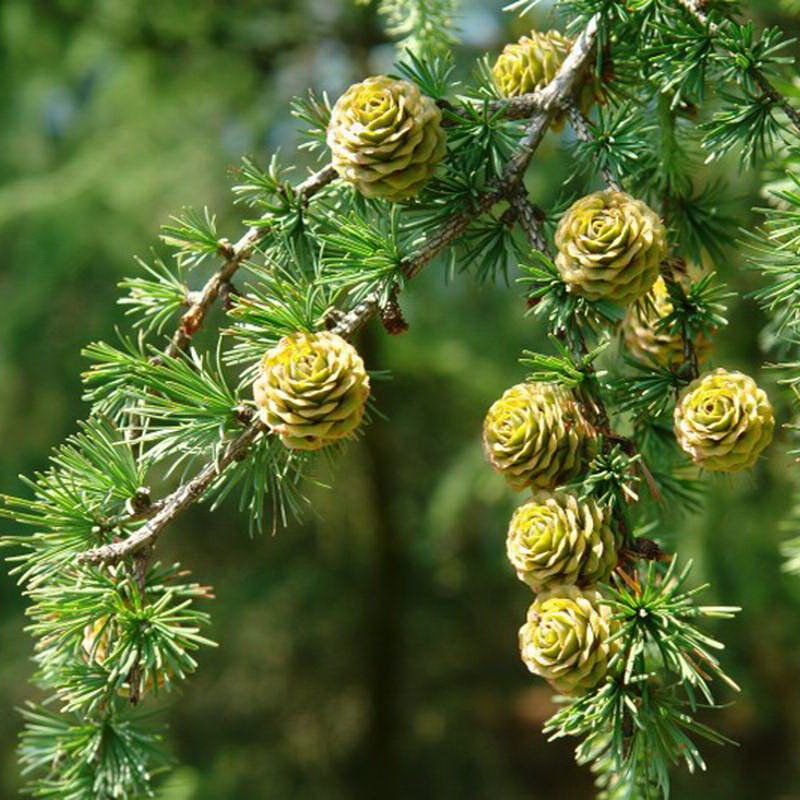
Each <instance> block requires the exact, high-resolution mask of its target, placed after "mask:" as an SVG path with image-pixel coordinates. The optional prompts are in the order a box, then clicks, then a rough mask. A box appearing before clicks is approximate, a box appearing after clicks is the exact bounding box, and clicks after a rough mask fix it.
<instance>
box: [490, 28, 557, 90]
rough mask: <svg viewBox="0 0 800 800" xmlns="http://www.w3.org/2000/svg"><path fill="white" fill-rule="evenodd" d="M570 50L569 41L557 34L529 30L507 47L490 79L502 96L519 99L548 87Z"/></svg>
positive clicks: (554, 32) (496, 63)
mask: <svg viewBox="0 0 800 800" xmlns="http://www.w3.org/2000/svg"><path fill="white" fill-rule="evenodd" d="M571 48H572V40H571V39H569V38H567V37H566V36H564V35H563V34H561V33H559V32H558V31H548V32H547V33H539V32H538V31H531V35H530V36H523V37H522V38H521V39H520V40H519V41H518V42H512V43H511V44H507V45H506V46H505V47H504V48H503V52H502V53H501V54H500V55H499V57H498V59H497V61H496V62H495V65H494V67H493V68H492V78H493V79H494V82H495V85H496V86H497V89H498V91H499V92H500V93H501V94H502V95H503V97H518V96H519V95H521V94H527V93H528V92H534V91H536V90H537V89H541V88H542V87H544V86H547V84H548V83H550V81H552V80H553V78H555V76H556V74H557V73H558V70H559V69H560V68H561V65H562V64H563V63H564V59H565V58H566V57H567V54H568V53H569V51H570V49H571Z"/></svg>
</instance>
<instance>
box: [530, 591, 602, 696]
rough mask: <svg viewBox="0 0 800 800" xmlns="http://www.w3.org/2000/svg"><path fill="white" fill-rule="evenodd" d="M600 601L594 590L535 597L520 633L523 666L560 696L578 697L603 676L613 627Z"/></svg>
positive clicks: (553, 593) (600, 597) (553, 592)
mask: <svg viewBox="0 0 800 800" xmlns="http://www.w3.org/2000/svg"><path fill="white" fill-rule="evenodd" d="M602 599H603V598H602V595H601V594H600V593H599V592H598V591H596V590H594V589H578V588H577V587H575V586H557V587H555V588H553V589H552V590H550V591H549V592H545V593H544V594H540V595H539V596H538V597H537V598H536V600H535V601H534V602H533V604H532V605H531V607H530V608H529V609H528V618H527V622H526V623H525V624H524V625H523V626H522V627H521V628H520V630H519V647H520V653H521V655H522V660H523V661H524V662H525V665H526V666H527V667H528V669H529V670H530V671H531V672H532V673H534V675H539V676H541V677H542V678H544V679H545V680H546V681H548V682H549V683H550V685H551V686H552V687H553V688H554V689H555V690H556V691H558V692H561V693H562V694H566V695H579V694H583V693H584V692H586V691H588V690H589V689H593V688H594V687H595V686H597V685H598V684H599V683H600V682H601V681H602V680H603V679H604V678H605V677H606V675H607V674H608V664H609V661H610V660H611V658H612V657H613V655H614V652H615V649H616V647H615V644H614V643H611V642H609V639H610V638H611V637H612V636H613V634H614V633H615V631H616V630H617V623H616V621H615V620H613V619H612V611H611V608H610V607H609V606H608V605H606V604H604V603H603V602H602Z"/></svg>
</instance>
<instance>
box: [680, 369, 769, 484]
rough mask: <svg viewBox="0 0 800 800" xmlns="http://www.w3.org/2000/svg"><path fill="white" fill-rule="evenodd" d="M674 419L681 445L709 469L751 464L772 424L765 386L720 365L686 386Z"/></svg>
mask: <svg viewBox="0 0 800 800" xmlns="http://www.w3.org/2000/svg"><path fill="white" fill-rule="evenodd" d="M674 422H675V436H676V438H677V440H678V444H679V445H680V446H681V448H682V449H683V450H684V451H685V452H686V453H688V454H689V455H690V456H691V458H692V461H694V463H695V464H697V465H698V466H701V467H703V469H708V470H711V471H713V472H739V471H740V470H743V469H749V468H750V467H752V466H753V464H755V463H756V461H757V459H758V457H759V456H760V455H761V453H762V452H763V451H764V449H765V448H766V447H767V445H769V443H770V442H771V441H772V433H773V431H774V429H775V417H774V416H773V413H772V405H771V404H770V402H769V398H768V397H767V395H766V392H764V390H763V389H759V388H758V386H757V385H756V382H755V381H754V380H753V379H752V378H750V377H748V376H747V375H744V374H742V373H741V372H728V371H727V370H725V369H715V370H713V372H707V373H705V374H704V375H701V376H700V377H699V378H697V380H695V381H692V383H690V384H689V386H687V387H686V389H685V391H684V392H683V394H682V395H681V397H680V398H679V400H678V403H677V405H676V406H675V414H674Z"/></svg>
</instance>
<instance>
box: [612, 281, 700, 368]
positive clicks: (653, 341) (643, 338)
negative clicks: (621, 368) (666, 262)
mask: <svg viewBox="0 0 800 800" xmlns="http://www.w3.org/2000/svg"><path fill="white" fill-rule="evenodd" d="M672 311H673V306H672V301H671V300H670V297H669V291H668V289H667V285H666V283H664V279H663V278H661V277H659V278H658V279H657V280H656V282H655V283H654V284H653V288H652V289H651V290H650V291H649V292H648V293H647V294H646V295H645V296H644V297H643V298H642V299H641V300H639V301H638V302H636V303H634V304H632V305H630V306H629V307H628V311H627V313H626V314H625V319H624V320H623V321H622V336H623V338H624V340H625V345H626V346H627V348H628V350H630V352H631V355H633V356H634V357H635V358H637V359H638V360H639V361H642V362H644V363H648V362H650V361H654V362H655V363H656V364H659V365H660V366H662V367H666V368H667V369H675V368H676V367H679V366H680V365H681V364H682V363H683V362H684V361H685V358H686V356H685V351H684V342H683V337H682V336H681V334H680V331H673V330H667V329H665V328H664V327H661V326H660V323H661V321H662V320H663V319H665V318H666V317H668V316H669V315H670V314H671V313H672ZM692 345H693V347H694V351H695V353H696V354H697V360H698V363H700V364H702V363H703V362H704V361H705V360H706V359H707V358H708V356H709V355H710V353H711V347H712V343H711V340H710V339H709V338H708V337H707V336H704V335H702V334H699V335H697V336H695V337H694V338H693V339H692Z"/></svg>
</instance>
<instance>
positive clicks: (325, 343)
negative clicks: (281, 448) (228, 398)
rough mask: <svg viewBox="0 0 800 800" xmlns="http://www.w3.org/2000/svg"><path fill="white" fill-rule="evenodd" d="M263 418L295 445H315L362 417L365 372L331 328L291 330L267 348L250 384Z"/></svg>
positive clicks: (332, 438)
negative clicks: (305, 331)
mask: <svg viewBox="0 0 800 800" xmlns="http://www.w3.org/2000/svg"><path fill="white" fill-rule="evenodd" d="M253 394H254V396H255V401H256V405H257V406H258V408H259V412H260V414H261V419H262V420H263V422H264V423H265V424H266V425H267V426H268V427H269V428H270V430H271V431H273V432H274V433H276V434H278V436H280V437H281V440H282V441H283V443H284V444H285V445H286V447H289V448H291V449H293V450H319V449H320V448H322V447H326V446H328V445H330V444H333V443H334V442H336V441H338V440H339V439H342V438H344V437H346V436H348V435H350V434H351V433H352V432H353V431H354V430H355V429H356V428H357V427H358V425H359V423H360V422H361V418H362V417H363V415H364V408H365V406H366V402H367V398H368V397H369V377H368V376H367V373H366V371H365V369H364V362H363V361H362V360H361V356H359V354H358V352H357V351H356V349H355V348H354V347H353V346H352V345H351V344H349V343H348V342H346V341H345V340H344V339H342V337H341V336H337V335H336V334H335V333H329V332H327V331H323V332H321V333H293V334H291V335H289V336H284V338H283V339H281V340H280V342H278V344H277V345H276V346H275V347H273V348H272V349H271V350H269V351H267V353H266V354H265V355H264V358H263V359H262V361H261V371H260V374H259V376H258V378H257V379H256V381H255V383H254V384H253Z"/></svg>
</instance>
